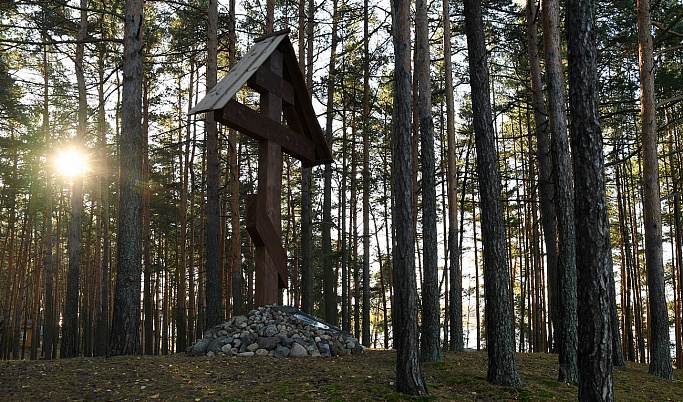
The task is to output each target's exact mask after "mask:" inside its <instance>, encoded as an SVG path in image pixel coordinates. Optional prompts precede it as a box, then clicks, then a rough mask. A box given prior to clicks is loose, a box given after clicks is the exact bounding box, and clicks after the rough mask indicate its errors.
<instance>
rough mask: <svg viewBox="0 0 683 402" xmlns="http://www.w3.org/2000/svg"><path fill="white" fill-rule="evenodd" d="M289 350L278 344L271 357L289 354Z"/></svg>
mask: <svg viewBox="0 0 683 402" xmlns="http://www.w3.org/2000/svg"><path fill="white" fill-rule="evenodd" d="M289 353H290V350H289V348H286V347H284V346H278V347H276V348H275V350H274V353H273V357H287V356H289Z"/></svg>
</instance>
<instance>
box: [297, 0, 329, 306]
mask: <svg viewBox="0 0 683 402" xmlns="http://www.w3.org/2000/svg"><path fill="white" fill-rule="evenodd" d="M301 1H304V0H301ZM313 10H314V0H309V1H308V12H309V14H308V16H307V17H308V18H307V20H308V21H307V24H306V26H307V30H306V39H307V42H306V43H307V44H308V43H311V44H312V43H313V42H312V41H313ZM303 34H304V33H303V32H299V35H303ZM303 60H304V56H303V54H300V55H299V63H300V64H301V63H302V61H303ZM305 60H306V65H305V67H306V71H305V73H306V75H305V76H306V87H307V88H308V90H309V93H310V91H311V89H312V88H313V82H312V81H313V70H312V69H313V65H312V64H311V63H312V60H313V55H312V48H311V47H310V46H309V49H308V54H307V57H306V59H305ZM309 72H310V74H309ZM311 185H312V175H311V168H310V167H305V166H302V167H301V309H302V310H303V311H304V312H306V313H309V314H314V311H313V308H314V303H313V281H314V277H313V276H314V273H313V221H312V217H311V208H312V200H311V191H312V189H311ZM323 297H324V298H325V300H326V301H327V298H328V297H329V296H328V295H327V294H323ZM325 307H327V304H325ZM325 313H326V315H325V318H326V319H327V309H325Z"/></svg>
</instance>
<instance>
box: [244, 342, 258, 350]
mask: <svg viewBox="0 0 683 402" xmlns="http://www.w3.org/2000/svg"><path fill="white" fill-rule="evenodd" d="M256 349H258V343H256V342H254V343H252V344H251V345H249V346H247V350H248V351H250V352H253V351H255V350H256Z"/></svg>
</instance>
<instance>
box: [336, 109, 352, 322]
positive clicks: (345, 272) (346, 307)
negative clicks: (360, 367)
mask: <svg viewBox="0 0 683 402" xmlns="http://www.w3.org/2000/svg"><path fill="white" fill-rule="evenodd" d="M346 149H347V143H346V113H345V112H343V113H342V172H341V189H340V190H339V191H340V195H339V199H340V200H341V202H340V207H341V214H340V215H341V225H340V226H341V282H342V306H341V310H342V330H344V331H347V332H350V331H351V312H350V303H349V281H348V277H349V269H348V259H347V251H346V250H347V248H346V243H347V235H346V170H347V156H346V155H347V151H346Z"/></svg>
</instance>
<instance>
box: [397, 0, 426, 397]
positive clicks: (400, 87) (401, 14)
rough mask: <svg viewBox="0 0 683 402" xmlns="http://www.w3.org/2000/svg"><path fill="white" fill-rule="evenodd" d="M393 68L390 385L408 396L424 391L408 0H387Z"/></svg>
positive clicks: (423, 393) (424, 392)
mask: <svg viewBox="0 0 683 402" xmlns="http://www.w3.org/2000/svg"><path fill="white" fill-rule="evenodd" d="M392 5H393V25H394V26H393V36H394V55H395V57H396V66H395V69H394V196H395V201H394V219H393V220H394V225H395V228H396V238H395V241H396V246H395V247H394V288H395V292H396V293H395V296H394V299H395V302H394V303H395V304H394V309H393V310H392V312H393V315H394V317H393V319H394V330H395V337H394V345H395V348H396V352H397V357H396V388H397V390H398V392H402V393H404V394H409V395H427V387H426V385H425V382H424V379H423V378H422V372H421V371H420V360H419V354H418V352H419V350H418V349H419V348H418V329H417V287H416V283H415V236H414V234H415V233H414V227H413V216H414V214H413V180H412V154H411V126H412V122H411V117H412V115H413V113H412V96H411V87H412V84H411V78H410V17H409V11H410V2H408V1H404V0H392Z"/></svg>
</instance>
